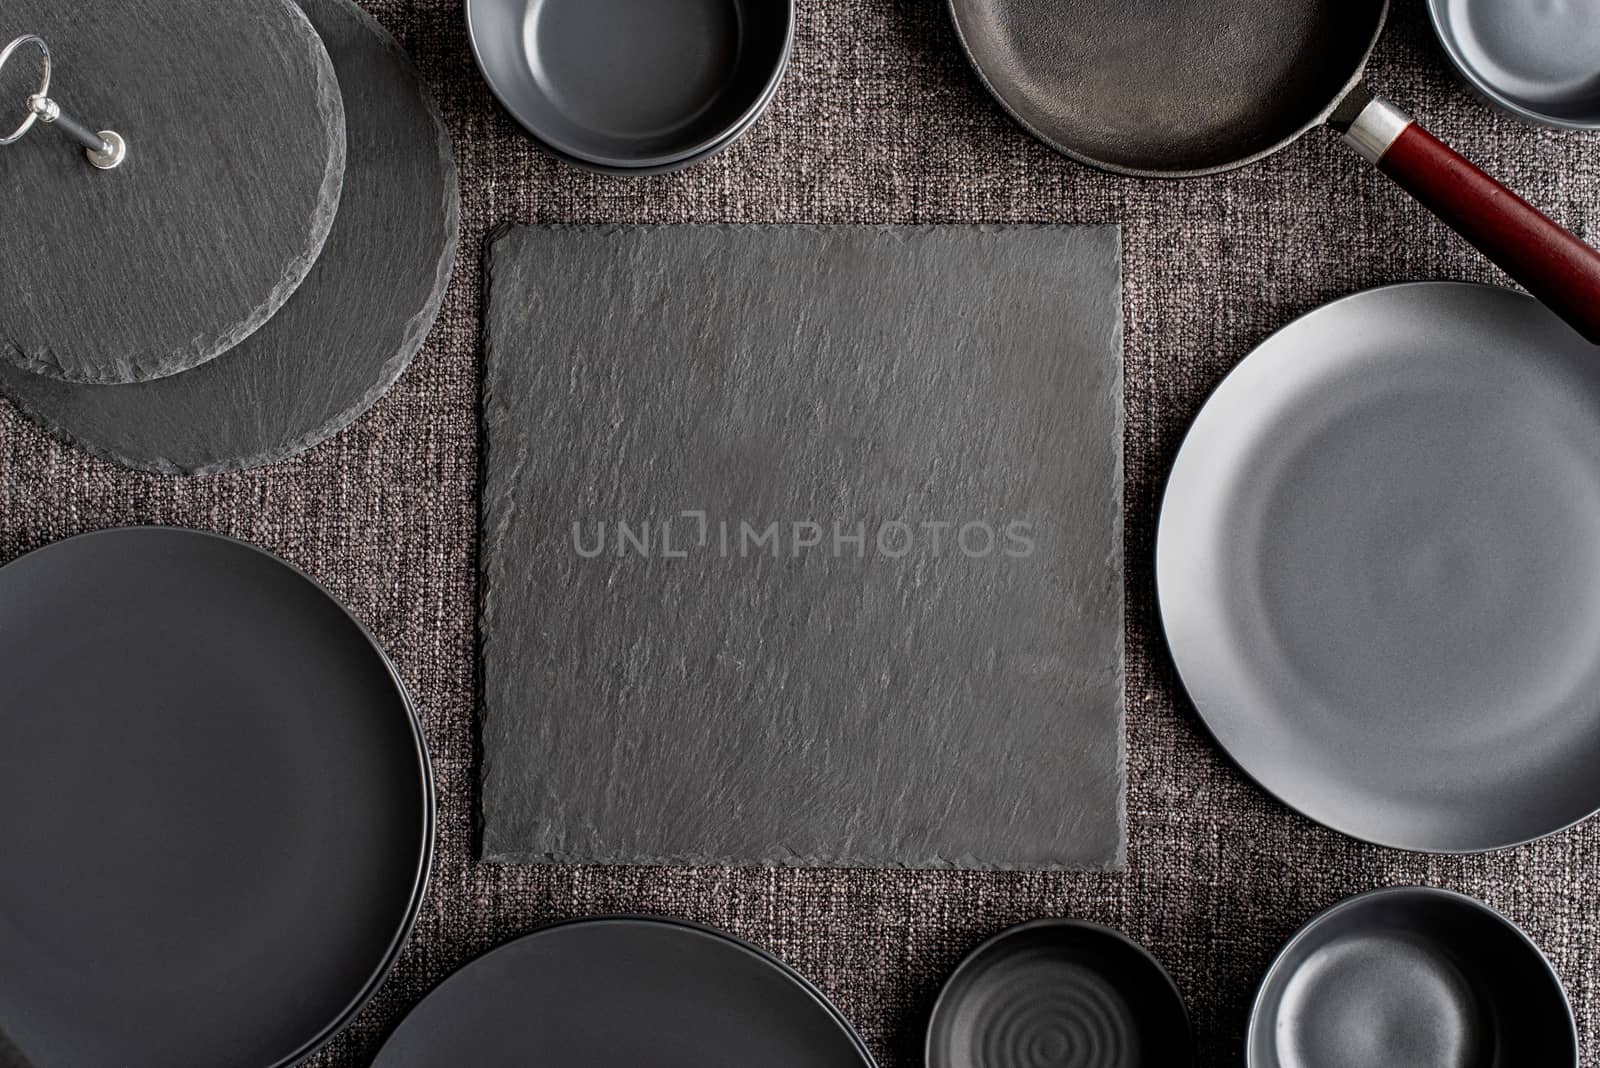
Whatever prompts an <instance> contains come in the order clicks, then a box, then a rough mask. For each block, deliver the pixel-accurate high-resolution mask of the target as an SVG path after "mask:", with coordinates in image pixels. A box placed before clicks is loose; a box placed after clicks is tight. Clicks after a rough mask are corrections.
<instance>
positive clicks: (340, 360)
mask: <svg viewBox="0 0 1600 1068" xmlns="http://www.w3.org/2000/svg"><path fill="white" fill-rule="evenodd" d="M300 3H301V6H302V7H303V8H304V9H305V12H306V14H307V16H309V17H310V19H311V22H312V24H313V25H314V26H315V27H316V29H317V32H318V33H320V34H321V36H322V39H323V41H324V42H325V43H326V44H327V49H328V53H329V55H331V56H332V58H333V64H334V68H335V69H336V70H337V71H338V74H339V83H340V85H341V86H343V89H344V107H345V112H346V114H347V115H348V116H349V120H350V121H349V128H350V151H349V164H348V167H347V169H346V171H345V179H344V197H343V199H342V201H341V202H340V208H339V217H338V219H337V221H336V222H335V223H334V227H333V233H332V234H331V235H330V236H329V238H328V243H327V246H326V248H324V250H323V253H322V258H321V259H320V260H319V261H318V262H317V265H316V267H315V268H313V269H312V272H311V274H310V275H309V276H308V277H307V278H306V280H305V283H304V284H303V285H302V286H301V287H300V290H299V291H298V292H297V293H296V294H295V295H294V297H292V298H291V299H290V300H289V303H288V304H286V305H285V306H284V307H283V309H282V310H281V311H279V312H278V314H277V315H276V316H274V317H273V319H272V321H271V322H269V323H267V325H266V326H264V327H262V328H261V329H260V330H258V331H257V332H256V333H255V334H253V335H252V336H251V337H249V338H247V339H246V340H245V341H244V342H242V343H241V344H240V345H238V346H237V347H236V348H234V349H233V350H232V351H231V352H229V353H227V354H226V355H225V356H224V357H222V358H221V359H218V360H214V361H212V362H211V363H209V364H207V365H205V366H204V367H197V368H195V369H194V370H192V371H188V372H186V373H184V374H181V375H173V376H171V377H169V378H163V379H160V380H159V381H155V382H141V383H136V384H132V385H118V386H97V385H77V384H73V383H69V382H61V381H57V380H55V379H52V378H46V377H44V376H42V375H36V374H30V373H29V372H27V371H23V370H20V369H18V368H13V367H10V366H7V365H4V364H0V392H4V393H5V395H6V396H7V397H8V398H10V399H11V401H12V402H13V403H15V404H16V405H17V407H18V408H20V409H22V411H23V412H24V413H25V414H27V416H28V417H29V418H31V419H33V420H34V421H35V422H37V423H39V424H40V425H41V426H43V427H44V428H45V429H46V430H49V431H50V432H51V433H53V434H55V435H56V436H57V437H60V438H63V439H65V440H67V441H69V442H71V443H73V444H75V445H77V446H79V447H81V448H83V449H86V450H88V451H89V452H92V453H95V454H96V455H98V456H104V457H107V458H108V459H111V460H115V461H117V462H118V463H123V464H127V465H128V466H130V467H137V468H142V469H144V470H148V471H161V472H167V473H185V474H209V473H213V472H217V471H234V470H238V469H240V468H247V467H255V466H258V465H260V464H265V463H271V462H273V461H275V460H281V459H283V458H284V457H286V456H291V455H293V454H295V453H298V452H301V451H304V450H306V449H309V448H311V447H312V446H313V445H316V444H317V443H319V442H321V441H323V440H325V439H327V438H329V437H331V436H332V435H333V434H335V433H337V432H338V431H339V430H341V429H343V428H344V427H345V426H347V425H349V424H350V423H351V422H352V421H353V420H355V419H356V418H357V417H358V416H360V415H361V414H362V413H363V412H365V411H366V410H367V409H368V408H370V407H371V406H372V404H373V403H374V402H376V401H377V399H378V398H379V397H380V396H382V394H383V393H384V391H385V390H387V389H388V388H389V387H390V386H391V385H393V384H394V381H395V379H396V378H398V377H399V376H400V373H401V372H402V371H403V370H405V368H406V366H407V364H409V363H410V361H411V358H412V356H413V355H414V354H415V353H416V351H417V350H418V349H419V348H420V347H421V345H422V343H423V340H424V339H425V338H426V337H427V334H428V330H429V328H430V327H431V326H432V325H433V321H434V318H435V317H436V316H437V314H438V311H439V304H440V302H441V301H442V300H443V298H444V293H445V288H446V286H447V285H448V284H449V281H450V271H451V268H452V266H453V265H454V263H455V252H456V238H457V234H458V231H459V229H460V222H459V220H460V210H459V197H458V192H457V188H456V169H455V162H454V160H453V159H452V158H451V155H450V136H449V134H448V133H447V132H446V130H445V126H444V121H443V120H442V119H441V118H440V116H439V113H438V110H437V109H436V108H435V107H434V104H433V100H432V98H431V97H430V96H429V94H428V91H427V88H426V87H425V86H424V85H423V84H422V82H421V80H420V79H419V78H418V77H417V73H416V71H415V69H414V68H413V67H412V65H411V61H410V60H409V59H408V58H407V57H406V55H405V53H404V52H403V51H402V50H401V49H400V46H399V45H397V44H396V43H395V41H394V39H393V38H392V37H390V36H389V35H388V33H386V32H385V31H384V30H383V28H382V27H381V26H379V25H378V24H377V22H375V21H374V20H373V19H372V17H371V16H370V15H368V14H367V13H366V12H364V11H362V10H361V9H360V8H358V7H356V5H354V4H352V3H350V2H349V0H300Z"/></svg>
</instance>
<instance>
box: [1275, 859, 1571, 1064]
mask: <svg viewBox="0 0 1600 1068" xmlns="http://www.w3.org/2000/svg"><path fill="white" fill-rule="evenodd" d="M1245 1059H1246V1064H1247V1066H1248V1068H1368V1066H1370V1065H1441V1066H1442V1065H1451V1066H1456V1065H1459V1066H1462V1068H1467V1066H1471V1068H1523V1066H1525V1065H1535V1064H1536V1065H1539V1066H1540V1068H1577V1064H1578V1032H1577V1026H1576V1024H1575V1022H1574V1020H1573V1017H1572V1006H1571V1005H1570V1004H1569V1003H1568V1001H1567V995H1566V991H1564V990H1563V989H1562V988H1561V981H1560V980H1559V979H1558V978H1557V977H1556V974H1555V972H1554V971H1553V970H1552V969H1551V967H1550V964H1549V962H1548V961H1546V960H1545V958H1544V955H1543V954H1542V953H1540V952H1539V949H1538V947H1537V946H1535V945H1534V944H1533V943H1532V942H1531V941H1529V939H1528V937H1527V935H1525V934H1523V933H1522V932H1521V931H1520V930H1518V929H1517V928H1516V927H1515V926H1514V925H1513V924H1512V923H1511V921H1509V920H1507V919H1506V918H1505V917H1504V916H1502V915H1500V914H1499V913H1498V912H1496V911H1494V910H1493V909H1491V908H1490V907H1489V906H1487V905H1485V904H1483V903H1482V902H1479V901H1474V900H1473V899H1472V898H1469V897H1463V896H1462V895H1460V894H1453V893H1450V892H1449V891H1445V890H1434V889H1431V888H1429V887H1422V886H1404V887H1396V888H1394V889H1388V890H1375V891H1373V892H1371V893H1367V894H1362V895H1360V896H1358V897H1353V898H1349V899H1347V900H1345V901H1342V902H1340V903H1339V904H1337V905H1335V906H1334V907H1333V908H1331V909H1329V910H1328V911H1326V912H1324V913H1322V914H1321V915H1320V916H1318V917H1316V918H1315V919H1313V920H1312V921H1311V922H1310V923H1308V924H1306V926H1305V927H1303V928H1301V930H1300V932H1299V933H1298V934H1296V935H1295V936H1294V938H1292V939H1291V940H1290V941H1289V944H1288V945H1286V946H1285V947H1284V948H1283V950H1282V951H1281V952H1280V953H1279V954H1278V958H1277V960H1275V961H1274V962H1273V964H1272V968H1271V970H1270V971H1268V972H1267V976H1266V978H1265V979H1264V980H1263V981H1262V984H1261V990H1260V992H1259V993H1258V994H1257V995H1256V1001H1255V1006H1254V1008H1253V1009H1252V1010H1251V1014H1250V1034H1249V1041H1248V1045H1247V1047H1246V1057H1245Z"/></svg>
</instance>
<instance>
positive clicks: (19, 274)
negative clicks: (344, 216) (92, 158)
mask: <svg viewBox="0 0 1600 1068" xmlns="http://www.w3.org/2000/svg"><path fill="white" fill-rule="evenodd" d="M23 33H35V34H39V35H40V36H42V37H43V38H44V39H45V40H46V42H47V43H48V44H49V45H50V49H51V55H52V57H53V59H54V61H55V70H54V78H53V80H52V82H51V87H50V91H51V95H52V96H53V97H55V98H56V99H57V100H58V101H59V102H60V103H61V105H62V107H63V108H64V109H65V110H66V111H67V112H68V113H69V114H72V115H74V116H76V117H77V118H79V119H81V120H83V121H84V122H86V123H89V124H91V125H92V126H93V127H94V128H96V129H112V130H115V131H116V132H117V133H119V134H121V135H122V136H123V138H124V139H125V140H126V141H127V144H128V156H127V160H126V161H125V162H124V163H123V164H122V166H121V167H119V168H118V169H116V170H114V171H98V170H95V169H94V168H93V167H91V166H89V164H88V162H87V161H86V160H85V159H84V156H83V149H82V148H80V147H78V146H77V145H76V144H74V143H73V142H71V141H69V140H68V139H67V138H65V137H63V136H61V135H60V134H59V133H57V132H55V131H52V130H48V129H36V130H34V131H33V132H31V133H29V134H28V135H27V136H26V137H25V138H24V139H23V140H21V141H19V142H18V143H16V144H14V145H11V146H10V147H7V148H4V149H0V191H3V195H4V197H5V199H6V201H7V208H6V214H5V224H4V225H3V226H0V358H3V359H4V360H5V361H6V362H8V363H11V364H14V365H16V366H18V367H21V368H25V369H27V370H30V371H34V372H36V373H39V374H46V375H50V376H52V377H56V378H62V379H66V380H69V381H74V382H101V383H112V384H118V383H127V382H142V381H147V380H149V379H152V378H161V377H164V376H166V375H170V374H177V373H178V372H180V371H186V370H188V369H190V368H192V367H196V366H199V365H200V364H202V363H205V362H206V361H207V360H210V359H213V358H214V357H216V356H218V355H220V354H221V353H224V352H227V351H228V350H229V349H231V348H232V347H233V346H234V345H236V344H238V343H239V342H240V341H242V340H244V339H245V338H246V337H249V336H250V335H251V334H252V333H254V332H255V331H256V330H258V329H259V328H260V327H261V326H262V324H264V323H266V322H267V321H268V320H269V319H271V318H272V316H273V313H275V312H276V311H277V310H278V309H279V308H280V307H282V306H283V303H284V301H286V300H288V299H289V297H290V295H291V294H293V293H294V292H295V290H296V288H297V287H298V286H299V285H300V283H301V282H302V280H304V279H305V277H306V275H307V273H308V272H309V271H310V270H311V268H312V265H313V264H315V263H316V261H317V257H318V255H319V254H320V253H321V251H322V247H323V243H324V242H325V241H326V240H327V237H328V232H329V230H330V229H331V228H332V226H333V221H334V216H335V213H336V211H337V210H338V205H339V193H340V188H341V185H342V182H343V177H344V167H345V120H344V109H343V105H342V103H341V96H340V92H339V84H338V81H337V80H336V78H335V75H334V69H333V64H332V63H331V62H330V60H329V58H328V53H327V51H326V50H325V49H324V47H323V45H322V42H321V40H320V39H319V38H318V36H317V33H316V31H315V30H314V29H313V28H312V26H311V24H310V22H308V21H307V20H306V17H305V15H303V14H302V13H301V11H300V9H299V8H298V7H296V6H295V5H294V4H292V3H287V2H285V0H83V2H74V3H61V2H60V0H5V3H4V4H3V5H0V44H3V43H4V42H7V41H10V40H11V39H12V38H13V37H15V36H16V35H18V34H23ZM25 68H26V70H25ZM24 73H26V75H27V78H26V79H25V83H26V85H27V88H23V87H22V85H21V84H19V81H18V79H19V77H21V76H22V75H23V74H24ZM37 73H38V65H37V53H35V52H32V51H24V52H21V53H19V54H18V55H17V57H16V58H15V59H13V61H12V62H11V64H8V65H7V67H6V69H5V72H4V74H3V75H0V126H4V127H5V130H4V131H3V132H4V133H9V132H10V131H11V129H12V128H13V127H14V126H15V125H16V123H17V122H18V121H19V120H20V119H21V114H20V112H22V111H23V108H24V105H25V102H26V93H27V92H31V91H33V89H34V88H36V87H37V80H36V79H37Z"/></svg>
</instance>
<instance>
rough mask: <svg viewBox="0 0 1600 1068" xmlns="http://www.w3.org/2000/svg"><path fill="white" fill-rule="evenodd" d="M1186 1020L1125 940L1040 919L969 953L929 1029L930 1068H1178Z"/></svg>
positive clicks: (1156, 966) (1174, 995) (1163, 976)
mask: <svg viewBox="0 0 1600 1068" xmlns="http://www.w3.org/2000/svg"><path fill="white" fill-rule="evenodd" d="M1193 1062H1194V1038H1193V1035H1192V1034H1191V1032H1190V1028H1189V1017H1188V1013H1187V1012H1186V1011H1185V1010H1184V1007H1183V999H1182V998H1181V997H1180V996H1179V994H1178V988H1177V987H1176V986H1175V985H1174V984H1173V982H1172V978H1171V977H1170V976H1169V975H1167V973H1166V970H1165V969H1164V968H1162V967H1161V964H1160V962H1159V961H1157V960H1156V959H1155V958H1154V957H1152V956H1151V955H1150V954H1149V953H1147V952H1146V951H1145V950H1144V949H1143V948H1142V947H1140V946H1139V945H1138V944H1137V943H1135V942H1133V941H1131V940H1129V939H1128V938H1127V937H1125V936H1124V935H1122V934H1121V933H1120V932H1117V931H1113V930H1112V929H1110V928H1109V927H1101V926H1099V925H1097V924H1092V923H1084V922H1081V921H1078V920H1035V921H1033V922H1032V923H1025V924H1021V925H1020V926H1017V927H1012V928H1009V929H1007V930H1004V931H1001V932H1000V933H999V934H997V935H995V936H994V937H993V938H991V939H989V940H988V941H987V942H984V943H983V944H982V945H980V946H979V947H978V948H977V949H975V950H973V951H972V952H971V953H970V954H969V955H968V956H967V958H966V959H965V960H963V961H962V962H961V964H960V966H959V967H958V968H956V970H955V973H954V974H953V975H951V976H950V979H949V981H948V982H946V983H945V986H944V990H943V991H942V992H941V993H940V994H939V1000H938V1002H937V1004H935V1005H934V1008H933V1017H932V1019H931V1020H930V1021H929V1023H928V1043H927V1063H928V1068H1036V1066H1039V1065H1050V1066H1051V1068H1182V1066H1183V1065H1188V1064H1192V1063H1193Z"/></svg>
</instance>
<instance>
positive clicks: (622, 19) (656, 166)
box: [466, 0, 794, 174]
mask: <svg viewBox="0 0 1600 1068" xmlns="http://www.w3.org/2000/svg"><path fill="white" fill-rule="evenodd" d="M466 12H467V32H468V34H469V36H470V37H471V39H472V48H473V54H474V55H475V56H476V57H477V60H478V66H479V68H480V69H481V70H482V71H483V75H484V78H485V79H486V80H487V81H488V83H489V88H490V89H491V90H492V91H493V92H494V94H495V96H496V97H497V98H498V99H499V100H500V103H501V104H503V105H504V106H505V108H506V110H507V111H509V112H510V113H511V115H512V117H513V118H515V119H516V120H517V121H518V122H519V123H521V124H522V126H523V127H524V128H525V129H526V130H527V131H528V132H529V133H530V134H532V135H533V137H534V139H535V140H536V141H537V142H538V143H539V144H540V145H541V146H543V147H545V148H546V149H548V150H549V151H550V152H551V154H553V155H555V156H557V157H558V158H560V159H564V160H566V161H568V162H571V163H577V164H579V165H581V166H587V167H592V168H594V169H597V170H602V171H609V172H618V173H629V174H649V173H657V172H660V171H663V170H672V169H675V168H677V167H680V166H685V165H687V164H689V163H693V162H698V161H699V160H701V159H704V158H706V157H707V156H709V155H711V154H713V153H715V152H717V151H720V150H721V149H722V148H724V147H726V146H727V145H728V144H730V143H731V142H732V141H733V140H734V139H735V138H737V137H738V136H739V134H741V133H743V132H744V130H746V129H747V128H748V127H749V126H750V124H751V123H753V122H755V120H756V119H757V117H759V116H760V114H761V112H762V111H763V110H765V108H766V106H767V104H768V103H769V102H770V101H771V99H772V97H773V95H774V94H775V93H776V92H777V89H778V84H779V82H780V81H781V80H782V78H783V72H784V69H785V68H786V67H787V66H788V62H789V52H790V47H791V43H792V40H793V35H794V4H793V0H468V2H467V5H466Z"/></svg>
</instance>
